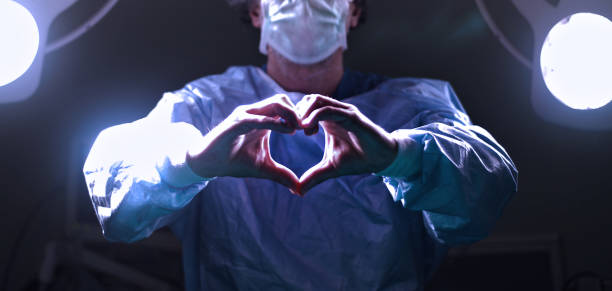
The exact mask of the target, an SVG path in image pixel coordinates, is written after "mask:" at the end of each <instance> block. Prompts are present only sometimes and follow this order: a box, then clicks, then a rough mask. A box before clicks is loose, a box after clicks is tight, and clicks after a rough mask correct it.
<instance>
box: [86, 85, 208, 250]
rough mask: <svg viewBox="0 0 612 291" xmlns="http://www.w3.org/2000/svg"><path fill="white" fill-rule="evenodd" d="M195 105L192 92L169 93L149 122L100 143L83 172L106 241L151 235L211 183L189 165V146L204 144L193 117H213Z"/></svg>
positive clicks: (117, 130)
mask: <svg viewBox="0 0 612 291" xmlns="http://www.w3.org/2000/svg"><path fill="white" fill-rule="evenodd" d="M195 104H196V103H195V102H194V100H193V99H192V97H191V96H189V95H187V94H186V92H185V94H181V93H167V94H165V95H164V97H163V98H162V100H161V101H160V102H159V103H158V104H157V106H156V107H155V109H154V110H153V111H152V112H151V113H150V114H149V115H148V116H147V117H145V118H143V119H140V120H137V121H135V122H132V123H127V124H122V125H118V126H113V127H111V128H108V129H105V130H104V131H102V132H101V133H100V134H99V135H98V137H97V138H96V141H95V142H94V145H93V146H92V148H91V150H90V153H89V155H88V157H87V160H86V162H85V165H84V167H83V173H84V174H85V180H86V183H87V186H88V190H89V194H90V197H91V199H92V202H93V204H94V208H95V211H96V214H97V216H98V219H99V221H100V224H101V226H102V229H103V233H104V235H105V237H106V238H108V239H110V240H118V241H127V242H131V241H136V240H139V239H142V238H144V237H147V236H149V235H150V234H151V233H152V232H153V231H154V230H156V229H158V228H160V227H162V226H164V225H167V224H169V223H170V222H171V221H172V220H173V219H174V218H175V216H176V215H177V211H178V210H180V209H182V208H183V207H185V206H186V205H187V204H188V203H189V202H190V201H191V199H192V198H193V197H194V196H195V195H196V194H197V193H198V192H200V191H201V190H202V189H203V188H204V187H205V186H206V184H207V183H208V180H210V179H204V178H202V177H199V176H198V175H196V174H194V173H193V172H192V171H191V170H190V168H189V167H187V165H186V163H185V156H186V151H187V149H188V147H189V145H190V144H197V143H199V142H200V141H201V139H202V134H201V132H200V130H198V129H197V128H196V127H194V126H193V125H192V124H193V119H192V118H193V117H192V115H193V114H194V113H196V114H198V115H201V116H199V117H202V118H201V119H202V120H204V121H201V122H206V121H205V118H203V117H204V116H207V115H206V114H210V112H202V111H199V110H198V109H197V108H198V107H197V106H196V105H195ZM200 108H202V107H200ZM204 108H207V107H204ZM208 116H210V115H208ZM204 126H206V125H204Z"/></svg>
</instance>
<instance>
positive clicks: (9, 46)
mask: <svg viewBox="0 0 612 291" xmlns="http://www.w3.org/2000/svg"><path fill="white" fill-rule="evenodd" d="M0 41H1V42H2V45H1V46H0V86H4V85H6V84H8V83H11V82H13V81H15V80H16V79H17V78H19V77H20V76H21V75H23V73H25V72H26V70H27V69H28V68H29V67H30V65H31V64H32V62H33V61H34V57H35V56H36V52H37V51H38V41H39V35H38V26H37V25H36V21H35V20H34V17H33V16H32V14H30V12H29V11H28V9H26V8H25V7H23V6H22V5H20V4H19V3H17V2H13V1H0Z"/></svg>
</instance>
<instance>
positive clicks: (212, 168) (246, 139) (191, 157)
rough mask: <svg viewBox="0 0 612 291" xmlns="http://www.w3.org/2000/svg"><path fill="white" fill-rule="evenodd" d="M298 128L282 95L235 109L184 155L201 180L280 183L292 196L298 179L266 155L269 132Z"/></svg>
mask: <svg viewBox="0 0 612 291" xmlns="http://www.w3.org/2000/svg"><path fill="white" fill-rule="evenodd" d="M296 129H300V128H299V122H298V116H297V114H296V112H295V106H294V105H293V103H292V102H291V100H290V99H289V98H288V97H287V96H286V95H280V94H279V95H275V96H272V97H270V98H267V99H265V100H262V101H260V102H257V103H254V104H250V105H241V106H238V107H237V108H236V109H235V110H234V111H233V112H232V113H231V114H230V115H229V116H228V117H227V118H226V119H225V120H224V121H222V122H221V123H220V124H219V125H217V126H216V127H215V128H213V129H212V130H211V131H210V132H209V133H208V134H206V135H205V136H204V140H203V142H202V144H200V145H196V146H195V147H194V148H192V149H190V150H189V153H188V154H187V164H188V165H189V167H190V168H191V169H192V170H193V171H194V172H195V173H196V174H198V175H199V176H201V177H221V176H231V177H254V178H263V179H269V180H272V181H275V182H277V183H280V184H282V185H284V186H286V187H287V188H289V189H290V190H291V191H292V192H293V193H296V191H297V189H298V188H299V187H298V186H299V180H298V177H297V176H296V175H295V174H294V173H293V172H292V171H291V170H290V169H288V168H287V167H285V166H283V165H281V164H279V163H277V162H276V161H274V160H273V159H272V156H271V155H270V145H269V141H270V132H271V130H274V131H277V132H280V133H285V134H293V133H294V132H295V130H296Z"/></svg>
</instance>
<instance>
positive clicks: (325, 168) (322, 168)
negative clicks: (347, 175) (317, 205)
mask: <svg viewBox="0 0 612 291" xmlns="http://www.w3.org/2000/svg"><path fill="white" fill-rule="evenodd" d="M338 176H340V175H339V174H338V172H337V171H336V169H335V168H334V167H333V165H332V164H331V163H330V162H328V161H321V162H319V163H318V164H317V165H315V166H313V167H312V168H310V169H308V171H306V173H304V174H303V175H302V177H300V187H299V189H298V193H299V195H300V196H304V194H306V192H308V191H309V190H310V189H312V188H313V187H314V186H316V185H319V184H320V183H322V182H325V181H326V180H329V179H332V178H336V177H338Z"/></svg>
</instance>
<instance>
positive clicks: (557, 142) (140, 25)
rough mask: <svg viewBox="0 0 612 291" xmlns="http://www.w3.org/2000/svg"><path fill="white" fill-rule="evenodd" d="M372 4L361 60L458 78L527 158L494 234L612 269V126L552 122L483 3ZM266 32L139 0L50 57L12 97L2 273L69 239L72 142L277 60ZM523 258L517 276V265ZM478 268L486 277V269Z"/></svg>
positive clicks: (507, 12) (92, 5) (230, 18)
mask: <svg viewBox="0 0 612 291" xmlns="http://www.w3.org/2000/svg"><path fill="white" fill-rule="evenodd" d="M82 2H83V3H82ZM369 2H370V3H369V10H368V20H367V23H366V24H365V25H363V26H362V27H360V28H358V29H357V30H355V31H352V32H351V33H350V35H349V50H348V51H347V53H346V55H345V56H346V58H345V61H346V65H347V67H350V68H352V69H354V70H359V71H368V72H369V71H371V72H377V73H380V74H385V75H389V76H392V77H400V76H412V77H427V78H436V79H443V80H447V81H450V82H451V83H452V84H453V86H454V88H455V91H456V92H457V94H458V95H459V97H460V99H461V101H462V102H463V105H464V107H465V108H466V110H467V111H468V114H469V115H470V117H471V118H472V120H473V122H474V123H475V124H478V125H481V126H483V127H484V128H486V129H487V130H488V131H489V132H491V133H492V134H493V136H495V137H496V139H497V140H498V141H499V142H500V143H501V144H502V145H503V146H504V147H505V148H506V150H507V151H508V152H509V154H510V155H511V157H512V158H513V159H514V161H515V163H516V165H517V167H518V169H519V192H518V193H517V195H516V196H515V197H514V199H513V200H512V201H511V202H510V204H509V205H508V207H507V208H506V210H505V212H504V214H503V216H502V217H501V219H500V220H499V222H498V223H497V226H496V227H495V229H493V231H492V235H493V236H494V237H512V238H518V239H520V238H529V237H533V236H539V235H548V234H556V235H558V237H559V238H560V241H561V242H562V246H563V248H562V258H563V260H562V263H563V266H562V268H563V269H564V270H565V274H566V275H571V274H573V273H576V272H578V271H583V270H593V271H596V272H598V273H600V274H603V275H612V247H611V246H612V232H611V230H612V216H611V213H610V209H611V205H612V195H611V194H612V171H611V170H610V166H611V165H612V155H611V147H612V134H611V132H610V131H586V130H576V129H571V128H566V127H561V126H557V125H555V124H551V123H548V122H545V121H543V120H542V119H540V118H539V117H538V116H537V115H536V113H535V112H534V110H533V109H532V106H531V101H530V88H531V84H530V81H531V71H530V70H528V69H526V68H524V67H523V66H521V65H520V64H519V63H518V62H517V61H516V60H515V59H513V58H512V57H511V56H510V55H509V54H508V53H507V52H506V51H505V50H504V48H503V47H502V46H501V45H500V43H499V42H498V41H497V40H496V39H495V38H494V36H493V35H492V33H491V32H490V30H489V29H488V27H487V26H486V24H485V23H484V21H483V19H482V17H481V16H480V14H479V12H478V10H477V9H476V6H475V4H474V2H473V1H469V0H461V1H457V0H431V1H407V0H404V1H397V0H373V1H372V0H370V1H369ZM489 2H492V1H489ZM497 2H499V3H497V4H495V5H494V6H493V12H494V14H496V15H497V16H498V17H499V19H500V20H501V22H502V24H504V25H503V26H504V27H505V30H506V32H507V33H508V34H509V35H510V37H511V39H512V40H513V41H514V42H515V43H516V44H517V45H518V46H519V47H520V48H521V49H522V50H523V51H525V52H527V53H529V52H531V50H532V46H533V43H532V42H533V40H532V39H531V36H530V34H531V32H530V31H529V28H528V26H527V24H526V23H524V22H523V21H521V20H520V19H518V18H517V17H514V16H516V11H514V10H512V7H511V6H509V5H508V4H503V3H501V2H507V1H497ZM102 3H103V1H100V0H96V1H80V2H78V3H77V4H76V5H75V6H74V7H72V8H71V9H69V10H68V11H66V12H65V13H64V14H63V15H62V16H61V17H60V18H59V19H58V20H57V21H56V23H55V24H54V25H53V27H52V31H51V36H50V37H51V38H54V37H57V36H60V35H62V34H63V33H65V32H67V31H69V30H70V29H72V28H74V27H75V26H76V25H77V24H79V23H80V22H82V21H83V20H84V19H86V18H87V17H88V16H89V15H91V13H92V12H93V11H95V10H96V9H97V8H99V7H100V6H101V4H102ZM258 39H259V35H258V32H257V31H255V30H253V29H252V28H250V27H248V26H246V25H244V24H242V23H241V22H240V20H239V15H238V14H237V12H236V11H233V10H232V9H230V8H229V7H228V6H227V5H226V4H225V3H224V1H222V0H199V1H195V0H181V1H150V0H148V1H146V0H129V1H120V2H119V4H118V5H117V6H116V7H115V8H114V9H113V10H112V11H111V13H110V14H109V15H108V16H107V17H106V18H104V19H103V20H102V22H101V23H100V24H98V25H97V26H95V27H94V28H93V29H92V30H91V31H90V32H88V33H87V34H86V35H84V36H83V37H81V38H80V39H78V40H77V41H75V42H73V43H71V44H69V45H68V46H66V47H64V48H62V49H60V50H58V51H56V52H54V53H51V54H49V55H47V58H46V60H45V64H44V71H43V74H42V83H41V85H40V87H39V89H38V91H37V93H36V94H35V95H34V96H32V97H31V98H30V99H29V100H27V101H25V102H21V103H15V104H0V165H1V166H0V213H2V219H0V237H1V239H0V267H2V268H1V269H0V270H2V271H4V270H5V266H6V264H7V263H8V262H9V261H10V262H11V266H10V268H9V271H10V272H9V273H8V274H9V276H10V277H8V278H7V277H5V276H6V272H5V273H4V274H0V276H2V277H0V278H1V279H2V280H4V281H2V282H7V283H8V286H9V290H19V289H20V288H21V287H22V286H24V284H26V282H28V281H31V279H33V278H35V277H36V276H37V273H38V270H39V269H40V264H41V260H42V258H43V256H44V247H45V244H46V243H47V242H48V241H51V240H57V239H61V238H62V237H63V236H62V219H63V218H62V216H63V211H64V206H63V205H64V202H65V200H66V192H65V191H64V190H65V187H64V186H65V184H66V178H67V175H69V173H68V171H69V157H70V154H71V144H72V141H73V140H75V139H77V140H83V141H85V142H86V143H89V144H91V143H92V142H93V139H94V138H95V136H96V135H97V133H98V132H99V131H100V130H102V129H104V128H106V127H109V126H112V125H116V124H119V123H124V122H131V121H133V120H136V119H139V118H141V117H143V116H144V115H146V114H147V113H148V112H149V111H150V110H151V109H152V108H153V107H154V106H155V104H156V102H157V101H158V100H159V98H160V97H161V95H162V94H163V92H166V91H171V90H175V89H179V88H181V87H182V86H183V85H184V84H186V83H187V82H189V81H191V80H193V79H196V78H199V77H201V76H204V75H209V74H216V73H221V72H223V71H224V70H225V69H226V68H227V67H228V66H230V65H248V64H254V65H261V64H263V63H264V62H265V58H264V57H263V56H262V55H260V54H259V53H258V50H257V45H258ZM83 190H85V189H83ZM83 195H86V194H83ZM82 207H91V206H90V205H89V204H83V205H82ZM15 246H17V247H15ZM508 246H509V247H510V248H512V244H508ZM514 258H515V259H514V260H505V259H504V258H502V257H500V258H499V259H493V260H492V259H490V258H489V259H487V260H482V261H481V265H480V266H474V270H481V269H482V264H486V266H487V268H488V269H489V271H490V272H491V273H492V274H495V273H496V270H498V273H501V274H502V275H506V276H510V277H507V278H514V279H516V280H519V281H520V278H519V277H520V276H522V275H521V272H520V266H521V264H525V266H526V267H527V265H528V264H529V261H528V259H525V260H524V261H523V260H522V259H521V260H518V261H517V259H516V258H517V257H514ZM509 266H511V270H510V271H512V270H514V271H515V272H516V273H513V274H509V273H508V272H509V268H510V267H509ZM516 266H518V268H517V267H516ZM160 268H163V266H160ZM463 271H464V272H466V273H469V270H463ZM474 272H476V271H474ZM472 275H473V276H474V277H473V280H474V281H477V280H479V279H480V278H483V276H482V275H483V274H479V273H474V274H472ZM532 275H533V274H532ZM537 275H538V274H537V273H536V274H535V276H536V277H537ZM513 276H514V277H513ZM541 276H543V277H545V276H546V274H544V273H542V275H541ZM566 277H567V276H566ZM523 281H524V280H523ZM527 281H529V280H527ZM473 290H476V287H474V289H473ZM523 290H530V289H529V288H528V287H527V286H525V288H524V289H523Z"/></svg>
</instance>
